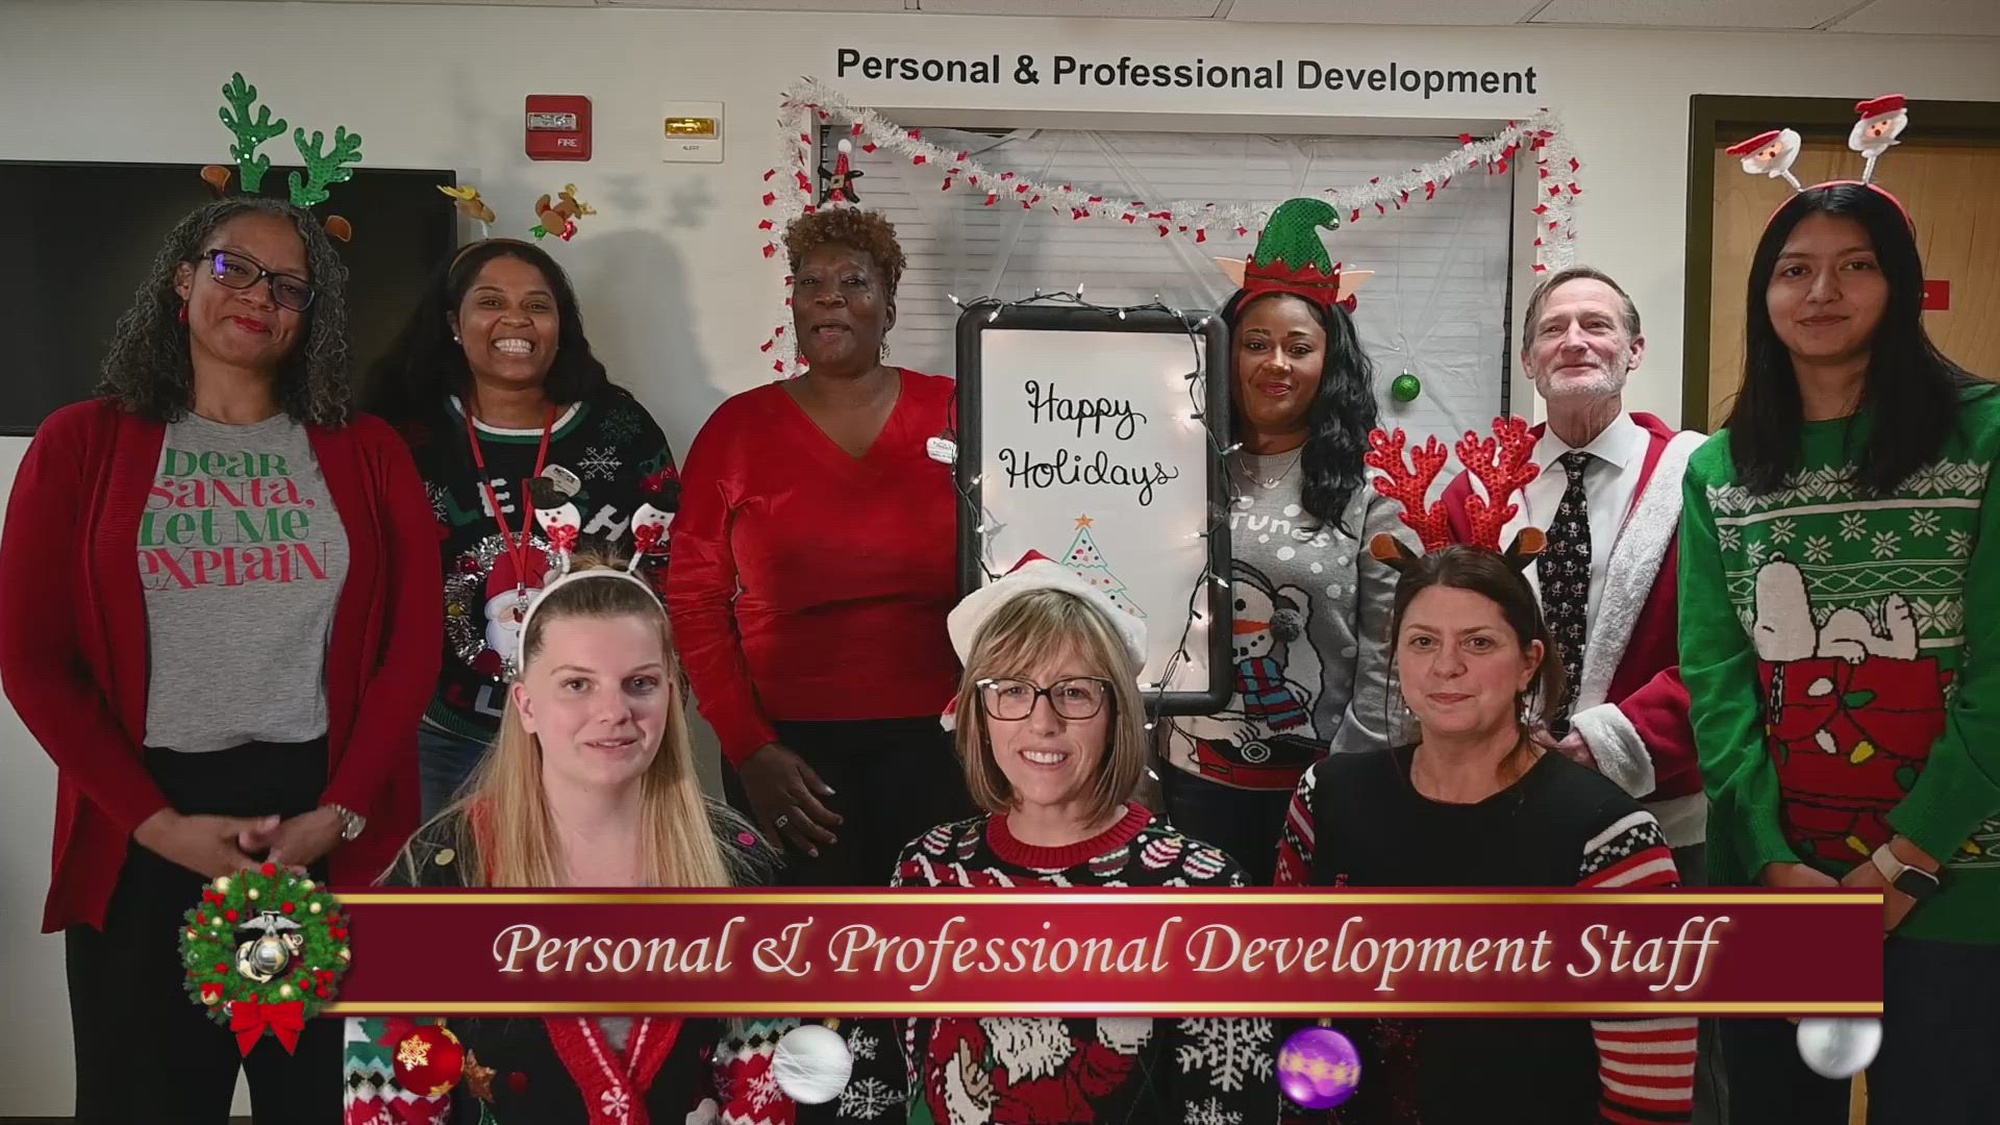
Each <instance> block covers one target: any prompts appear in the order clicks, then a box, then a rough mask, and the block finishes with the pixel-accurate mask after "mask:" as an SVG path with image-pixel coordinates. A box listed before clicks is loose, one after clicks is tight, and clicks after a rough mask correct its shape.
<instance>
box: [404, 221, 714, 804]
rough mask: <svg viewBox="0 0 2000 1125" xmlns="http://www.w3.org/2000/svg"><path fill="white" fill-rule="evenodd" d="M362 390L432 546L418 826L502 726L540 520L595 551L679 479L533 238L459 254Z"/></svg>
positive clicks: (539, 579)
mask: <svg viewBox="0 0 2000 1125" xmlns="http://www.w3.org/2000/svg"><path fill="white" fill-rule="evenodd" d="M369 382H370V393H369V397H368V401H367V406H368V408H369V409H370V410H371V411H373V412H375V413H377V414H380V415H382V416H383V417H385V418H387V419H388V420H389V421H390V422H392V423H393V424H395V425H396V427H397V428H398V429H400V430H401V431H402V432H403V436H404V438H405V440H407V441H408V442H409V443H410V448H411V451H412V452H413V453H414V454H415V456H416V461H417V469H418V471H419V472H421V473H422V474H423V478H424V486H425V488H426V489H427V490H428V491H429V493H430V499H431V508H432V512H433V514H434V515H435V516H436V517H437V522H438V532H439V538H440V539H441V541H442V548H443V556H444V588H445V654H444V673H443V675H442V676H441V677H440V679H439V681H438V688H437V694H436V697H435V698H434V699H433V700H432V702H431V706H430V709H429V710H428V711H427V712H425V715H424V720H423V723H422V726H421V728H420V729H419V732H418V760H419V766H420V769H421V771H422V778H423V811H424V817H425V819H429V818H430V817H432V816H435V815H436V814H437V813H438V811H439V810H441V809H442V808H443V807H444V806H445V805H446V804H448V803H449V802H450V800H451V798H452V796H453V795H454V794H455V793H457V791H458V790H459V788H460V787H461V786H462V785H463V784H464V782H465V779H466V778H467V777H468V776H469V775H470V774H471V772H472V768H473V766H474V765H476V764H477V763H478V762H479V760H480V759H481V758H482V757H483V756H484V755H485V753H486V748H487V745H488V744H489V743H490V742H491V741H492V739H493V737H494V735H495V734H496V733H497V732H498V730H499V725H500V715H501V713H502V711H503V710H504V709H505V706H506V681H507V676H508V674H509V671H510V669H511V668H512V665H513V660H514V657H515V651H516V648H517V646H518V643H519V637H520V627H521V618H522V615H523V614H524V613H525V612H526V610H527V607H528V603H529V602H530V601H531V600H532V599H533V598H534V596H535V594H536V592H537V591H538V590H540V588H541V587H542V585H543V581H544V575H545V574H546V572H547V570H548V557H547V550H548V547H549V543H548V540H547V538H546V537H545V536H544V535H543V534H542V533H541V532H540V530H539V529H538V526H537V523H538V521H537V518H536V513H537V511H540V512H542V513H543V514H544V515H547V514H550V513H552V512H554V511H557V510H559V509H563V507H564V505H569V506H572V507H573V509H574V510H573V513H572V514H571V519H572V520H573V521H574V523H575V524H576V525H577V527H578V530H579V531H580V533H581V536H582V538H584V539H585V540H588V541H594V542H598V543H600V544H602V543H605V542H609V541H611V540H614V539H617V538H619V537H620V536H622V535H624V534H625V533H626V532H627V531H628V529H629V527H630V524H631V521H632V517H633V514H634V513H635V512H636V511H638V510H639V508H640V506H641V505H651V506H653V507H654V508H657V509H660V510H662V511H666V512H671V511H672V510H673V509H674V507H675V498H676V496H677V494H678V492H679V482H678V480H677V479H676V477H675V472H674V461H673V454H672V452H671V451H670V450H669V449H668V448H667V440H666V437H665V435H663V434H662V433H661V432H660V427H659V425H658V423H656V422H654V421H653V418H652V416H651V415H649V414H648V413H646V409H645V408H644V407H642V406H640V405H639V403H638V402H637V401H636V400H635V399H633V397H632V395H631V394H630V393H629V392H627V391H625V390H624V389H623V388H620V387H617V386H615V385H613V384H612V383H611V381H610V379H609V377H608V376H607V375H606V373H605V369H604V364H603V363H601V362H599V361H598V359H597V358H596V357H595V356H593V355H592V354H591V351H590V341H589V340H588V339H587V338H586V337H585V336H584V332H583V319H582V315H581V312H580V311H579V309H578V308H577V301H576V292H575V290H574V289H572V288H571V286H570V281H569V278H568V276H567V275H565V274H564V273H563V270H562V267H561V266H559V265H557V264H556V263H555V261H554V259H552V258H550V257H549V256H548V255H547V254H545V253H543V252H542V250H541V249H539V248H538V247H536V246H534V245H532V244H530V243H526V242H518V241H515V240H512V239H504V238H501V239H489V240H487V241H484V242H475V243H473V244H471V245H470V246H467V247H465V248H463V249H461V250H460V251H459V252H458V254H457V255H456V256H454V257H453V258H452V259H451V261H450V262H449V263H447V264H446V266H445V267H444V269H443V270H442V271H441V272H440V273H439V275H438V277H437V279H436V280H435V282H434V283H433V285H432V286H431V288H430V290H429V291H428V293H427V294H426V295H425V297H424V299H423V301H422V302H420V303H419V304H418V306H417V309H416V312H415V313H414V314H413V315H412V316H411V319H410V322H409V324H408V325H407V326H406V327H405V328H404V329H403V333H402V335H401V337H400V338H399V339H398V341H397V344H396V346H395V347H394V348H392V349H391V351H390V353H389V355H388V356H386V357H385V358H384V359H383V360H382V361H381V362H380V363H378V364H377V365H376V366H375V369H374V371H373V372H372V377H371V379H370V380H369Z"/></svg>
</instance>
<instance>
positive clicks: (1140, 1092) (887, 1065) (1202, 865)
mask: <svg viewBox="0 0 2000 1125" xmlns="http://www.w3.org/2000/svg"><path fill="white" fill-rule="evenodd" d="M894 884H895V885H896V886H928V887H1239V886H1243V885H1245V879H1244V875H1243V872H1242V870H1241V869H1240V868H1238V867H1237V866H1236V864H1235V863H1234V862H1233V861H1231V860H1230V859H1229V857H1228V856H1226V855H1224V854H1223V853H1222V852H1221V851H1219V850H1217V849H1215V848H1212V847H1210V846H1208V845H1207V844H1203V843H1200V842H1198V841H1194V840H1190V839H1188V838H1187V837H1185V836H1182V835H1180V834H1179V833H1177V832H1175V831H1174V830H1173V829H1171V828H1169V827H1168V826H1167V824H1166V822H1165V821H1164V820H1161V819H1159V818H1157V817H1155V816H1154V815H1153V814H1152V813H1150V812H1148V811H1147V810H1146V809H1145V808H1144V807H1143V806H1140V805H1137V804H1133V805H1130V806H1128V808H1127V811H1126V814H1125V816H1124V818H1123V819H1121V820H1120V821H1119V822H1118V823H1117V824H1116V825H1114V826H1112V827H1111V828H1110V829H1108V830H1106V831H1105V832H1103V833H1101V834H1099V835H1097V836H1095V837H1093V838H1091V839H1089V840H1085V841H1083V842H1082V843H1078V844H1072V845H1070V846H1069V847H1064V848H1044V847H1036V846H1033V845H1029V844H1024V843H1021V842H1020V841H1019V840H1016V839H1015V838H1014V837H1013V835H1012V834H1011V833H1009V832H1008V831H1007V821H1006V817H1004V816H988V817H975V818H973V819H971V820H963V821H959V822H957V823H955V824H946V825H941V826H939V827H937V828H934V829H932V830H931V831H930V832H928V833H925V834H924V836H923V837H922V838H921V839H919V840H917V841H916V842H914V843H912V844H911V845H910V846H909V847H908V848H906V849H904V851H903V855H902V859H901V860H900V861H899V862H898V863H897V869H896V876H895V879H894ZM899 1042H900V1045H901V1047H902V1050H901V1051H900V1052H898V1051H897V1049H896V1048H897V1044H898V1043H899ZM848 1043H849V1046H850V1048H851V1049H853V1050H854V1054H855V1062H854V1076H853V1078H852V1080H850V1081H849V1083H848V1086H847V1089H846V1090H845V1091H843V1092H842V1094H841V1097H840V1102H839V1104H838V1106H837V1109H838V1111H839V1116H838V1119H839V1120H841V1121H875V1122H902V1121H904V1120H908V1121H909V1122H911V1123H912V1125H987V1123H992V1125H1030V1123H1032V1125H1084V1123H1092V1122H1142V1121H1143V1122H1148V1123H1155V1125H1248V1123H1252V1122H1262V1121H1268V1120H1270V1118H1271V1113H1272V1107H1273V1106H1274V1105H1276V1104H1277V1089H1276V1086H1275V1083H1274V1076H1273V1070H1272V1067H1273V1062H1274V1058H1275V1053H1276V1049H1277V1048H1276V1043H1275V1040H1274V1038H1273V1031H1272V1024H1271V1021H1270V1020H1263V1019H1159V1020H1154V1019H1147V1018H1143V1017H1142V1018H1108V1017H1107V1018H1098V1019H1090V1018H1082V1019H1064V1018H1061V1017H1057V1016H1045V1017H1010V1018H992V1019H956V1018H947V1019H937V1020H906V1021H887V1020H864V1021H861V1023H859V1024H857V1025H856V1026H855V1027H854V1028H853V1029H852V1030H851V1031H850V1032H849V1039H848ZM913 1091H914V1096H912V1092H913ZM906 1115H907V1116H906Z"/></svg>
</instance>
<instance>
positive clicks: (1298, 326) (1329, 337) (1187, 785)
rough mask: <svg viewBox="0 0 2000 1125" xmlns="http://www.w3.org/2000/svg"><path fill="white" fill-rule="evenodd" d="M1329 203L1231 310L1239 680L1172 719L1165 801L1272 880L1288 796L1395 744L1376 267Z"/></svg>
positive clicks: (1278, 246)
mask: <svg viewBox="0 0 2000 1125" xmlns="http://www.w3.org/2000/svg"><path fill="white" fill-rule="evenodd" d="M1339 223H1340V218H1339V215H1338V213H1337V212H1336V211H1335V210H1334V209H1333V207H1331V206H1329V205H1328V204H1327V203H1326V201H1324V200H1320V199H1294V200H1291V201H1289V202H1287V203H1284V204H1281V205H1280V206H1279V207H1278V208H1277V209H1276V210H1274V211H1273V212H1272V213H1271V218H1270V221H1269V222H1267V223H1266V224H1265V225H1264V230H1263V232H1262V234H1261V235H1260V236H1259V237H1258V240H1257V250H1256V253H1254V254H1253V255H1251V257H1250V258H1249V259H1248V260H1247V261H1224V262H1222V263H1221V265H1222V266H1223V268H1224V269H1225V270H1226V271H1228V272H1229V273H1230V274H1231V276H1233V277H1235V278H1236V279H1237V280H1238V283H1239V285H1240V288H1239V289H1238V290H1237V291H1236V292H1235V293H1234V294H1232V295H1231V296H1230V298H1229V300H1228V301H1227V302H1225V303H1224V304H1223V306H1222V313H1221V315H1222V318H1223V320H1224V321H1225V322H1227V323H1228V325H1229V333H1230V340H1231V343H1232V346H1233V349H1234V352H1235V355H1234V372H1233V377H1232V378H1231V380H1230V406H1231V411H1230V422H1231V425H1232V426H1233V427H1234V434H1233V437H1234V439H1235V440H1236V441H1238V442H1240V443H1242V446H1243V449H1242V450H1241V452H1239V453H1238V454H1237V455H1236V456H1235V457H1233V458H1231V459H1230V468H1231V481H1230V484H1231V491H1232V493H1233V496H1234V500H1233V503H1232V504H1231V508H1230V513H1229V527H1230V557H1231V560H1232V561H1231V566H1230V584H1231V586H1232V588H1233V590H1234V597H1235V603H1236V616H1235V634H1234V639H1233V641H1232V643H1233V645H1234V660H1235V665H1234V668H1233V670H1232V671H1233V676H1234V683H1233V688H1232V691H1231V692H1230V697H1229V701H1228V703H1227V704H1226V705H1225V706H1224V707H1223V708H1222V710H1220V711H1218V712H1215V713H1213V714H1209V715H1196V716H1191V717H1187V718H1182V719H1176V720H1174V722H1173V724H1172V729H1171V731H1170V733H1169V737H1168V738H1167V740H1166V752H1165V757H1166V760H1167V763H1168V764H1169V765H1171V766H1173V767H1175V768H1173V769H1170V770H1166V771H1164V772H1163V773H1162V775H1161V778H1160V787H1161V790H1162V792H1163V794H1164V796H1165V798H1166V804H1167V810H1168V813H1169V815H1170V816H1171V817H1172V818H1173V822H1174V826H1175V827H1177V828H1179V829H1180V830H1182V831H1183V832H1186V833H1188V834H1189V835H1191V836H1196V837H1199V838H1200V839H1203V840H1207V841H1209V842H1210V843H1213V844H1215V845H1217V846H1218V847H1221V848H1222V849H1223V850H1224V851H1226V852H1228V853H1229V855H1230V857H1231V858H1233V859H1235V860H1236V861H1237V862H1238V863H1240V864H1242V865H1243V867H1244V869H1245V870H1246V871H1248V872H1249V873H1250V876H1251V879H1252V880H1253V881H1254V882H1257V883H1269V882H1270V881H1271V871H1272V864H1273V863H1275V862H1276V858H1277V853H1278V830H1279V828H1280V827H1281V826H1282V825H1283V824H1284V821H1285V809H1286V806H1287V805H1288V804H1289V802H1290V801H1291V794H1292V788H1293V787H1294V786H1296V785H1297V784H1298V782H1299V777H1300V775H1302V774H1303V773H1304V772H1305V771H1306V770H1307V769H1308V768H1309V767H1310V766H1311V765H1312V764H1313V763H1314V762H1316V761H1318V760H1319V759H1321V758H1322V757H1325V756H1326V754H1327V753H1328V752H1329V751H1332V752H1335V753H1346V752H1353V751H1358V750H1368V749H1372V748H1374V747H1377V746H1380V745H1382V743H1383V733H1382V731H1383V727H1384V726H1385V725H1386V724H1387V722H1388V718H1389V716H1388V703H1387V695H1386V692H1387V681H1388V663H1387V661H1386V659H1385V658H1384V653H1385V650H1386V644H1385V642H1386V641H1387V639H1388V617H1389V613H1388V610H1389V601H1390V598H1391V597H1392V595H1393V593H1394V589H1395V574H1394V573H1393V572H1391V571H1390V570H1389V568H1387V567H1385V566H1383V565H1382V564H1381V563H1379V562H1376V561H1375V560H1374V559H1372V558H1369V557H1368V552H1367V550H1366V549H1365V547H1364V546H1363V544H1365V543H1366V542H1367V541H1368V539H1369V538H1370V537H1372V536H1373V535H1375V534H1377V533H1379V532H1383V531H1387V530H1389V529H1390V528H1392V527H1394V526H1395V523H1396V516H1395V505H1393V504H1392V503H1390V502H1389V500H1388V498H1387V497H1385V496H1383V495H1382V494H1381V493H1379V492H1377V491H1376V490H1375V489H1373V488H1370V487H1368V482H1367V472H1368V470H1367V466H1366V465H1364V464H1363V463H1362V455H1363V454H1364V453H1366V452H1367V450H1368V431H1370V430H1372V429H1374V428H1375V414H1376V406H1375V386H1374V378H1373V370H1374V369H1373V367H1372V365H1371V364H1370V363H1369V362H1368V355H1367V353H1366V352H1364V351H1362V350H1361V341H1360V338H1359V336H1358V335H1357V334H1356V333H1355V329H1354V321H1353V319H1352V317H1351V315H1350V312H1351V310H1352V308H1353V306H1354V303H1355V295H1354V294H1355V290H1356V289H1358V288H1359V287H1360V286H1361V284H1362V283H1363V282H1365V281H1367V280H1368V278H1369V277H1370V276H1372V273H1371V271H1369V270H1346V269H1342V268H1341V266H1340V265H1339V264H1338V263H1335V262H1334V261H1333V260H1332V259H1331V256H1330V255H1328V253H1327V249H1326V245H1325V244H1324V243H1323V242H1322V241H1321V236H1320V231H1322V230H1332V229H1333V228H1335V227H1337V226H1338V225H1339Z"/></svg>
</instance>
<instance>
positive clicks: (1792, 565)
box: [1680, 387, 2000, 944]
mask: <svg viewBox="0 0 2000 1125" xmlns="http://www.w3.org/2000/svg"><path fill="white" fill-rule="evenodd" d="M1868 425H1869V419H1868V417H1867V415H1865V414H1863V415H1856V416H1855V417H1854V418H1852V419H1842V420H1834V421H1826V422H1808V423H1806V425H1805V427H1804V433H1803V435H1802V438H1801V442H1800V460H1799V465H1798V468H1797V469H1796V470H1795V471H1794V472H1793V473H1792V475H1791V476H1789V477H1787V478H1786V480H1785V482H1784V484H1783V486H1782V487H1780V488H1778V489H1777V490H1776V491H1774V492H1771V493H1769V494H1766V495H1757V494H1754V493H1752V492H1750V491H1749V490H1748V489H1746V488H1744V487H1743V486H1742V485H1740V484H1738V483H1737V480H1736V473H1735V464H1734V461H1733V459H1732V457H1731V456H1730V452H1729V433H1728V431H1726V430H1725V431H1723V432H1721V433H1718V434H1716V435H1715V436H1714V437H1713V438H1711V439H1709V441H1708V442H1707V443H1706V444H1705V445H1703V446H1702V447H1701V448H1700V449H1699V450H1697V451H1696V452H1695V454H1694V455H1693V457H1692V458H1691V459H1690V460H1689V462H1688V472H1687V477H1686V484H1685V488H1686V503H1685V506H1684V508H1683V514H1682V525H1681V571H1680V582H1681V586H1680V597H1681V603H1680V610H1681V636H1680V648H1681V676H1682V678H1683V679H1684V680H1685V681H1686V682H1687V686H1688V691H1689V693H1690V704H1691V711H1692V715H1693V720H1694V730H1695V741H1696V744H1697V747H1698V749H1699V751H1700V756H1701V769H1702V776H1703V781H1704V783H1705V785H1706V787H1707V790H1708V796H1709V800H1710V802H1711V807H1710V813H1709V848H1708V855H1709V863H1710V867H1711V874H1712V876H1713V877H1714V881H1715V882H1717V883H1721V884H1738V885H1746V884H1751V883H1754V882H1756V880H1757V877H1758V874H1759V873H1760V872H1761V871H1762V870H1763V868H1764V866H1765V865H1766V864H1770V863H1796V862H1803V863H1807V864H1810V865H1812V866H1814V867H1817V868H1820V869H1821V870H1824V871H1826V872H1827V873H1829V874H1832V875H1836V876H1838V875H1840V874H1843V873H1845V872H1846V871H1848V870H1850V869H1852V868H1853V867H1854V866H1855V865H1856V864H1858V863H1862V862H1864V861H1866V860H1867V859H1868V857H1869V855H1870V854H1871V853H1873V852H1874V850H1875V849H1876V848H1877V847H1879V846H1880V845H1882V844H1884V843H1886V842H1887V841H1888V840H1889V838H1890V837H1891V836H1892V835H1895V834H1898V833H1900V834H1902V835H1905V836H1907V837H1909V838H1910V840H1911V841H1912V842H1914V843H1915V844H1916V845H1917V846H1918V847H1920V848H1922V849H1923V850H1924V851H1925V852H1927V853H1929V854H1931V855H1933V856H1936V857H1938V858H1939V859H1941V860H1943V861H1944V862H1945V864H1946V869H1945V871H1944V873H1943V882H1944V888H1943V890H1942V891H1941V892H1940V893H1938V894H1937V895H1935V896H1934V897H1932V898H1930V899H1929V900H1927V901H1925V902H1924V903H1923V904H1921V905H1919V906H1918V907H1917V908H1916V909H1915V910H1914V911H1912V912H1911V914H1910V916H1909V918H1908V919H1907V920H1906V921H1905V922H1904V923H1903V924H1902V926H1901V928H1900V929H1899V930H1898V932H1899V933H1903V934H1908V935H1910V936H1913V937H1924V938H1936V939H1943V940H1955V941H1970V942H1981V943H1992V944H2000V652H1996V646H2000V504H1996V503H1995V502H1994V498H1993V496H1992V481H1993V474H1992V469H1993V463H1994V459H1995V457H1996V455H2000V393H1995V392H1994V391H1993V390H1992V389H1991V388H1987V387H1979V388H1975V389H1972V390H1968V391H1967V392H1966V393H1965V396H1964V399H1963V403H1962V408H1961V413H1960V416H1959V419H1958V424H1957V426H1956V427H1955V428H1954V430H1953V432H1952V433H1950V434H1949V435H1948V436H1947V437H1946V439H1945V442H1944V445H1943V447H1942V448H1941V450H1940V451H1939V453H1938V456H1937V458H1936V459H1935V460H1934V461H1932V462H1931V463H1930V464H1928V465H1925V466H1924V467H1922V468H1920V469H1918V470H1917V471H1916V472H1915V473H1914V474H1912V475H1911V476H1910V477H1909V478H1908V479H1907V480H1905V481H1904V482H1903V483H1902V485H1901V486H1900V487H1898V488H1896V489H1895V490H1894V491H1891V492H1888V493H1885V494H1882V495H1868V494H1865V493H1863V492H1862V491H1861V490H1859V489H1858V488H1857V487H1856V486H1855V485H1853V484H1852V483H1851V477H1852V466H1853V464H1854V462H1855V460H1856V459H1857V458H1858V450H1860V449H1862V448H1864V447H1865V446H1864V444H1863V443H1864V442H1865V441H1866V437H1867V433H1868ZM1982 574H1983V575H1984V577H1980V575H1982Z"/></svg>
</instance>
